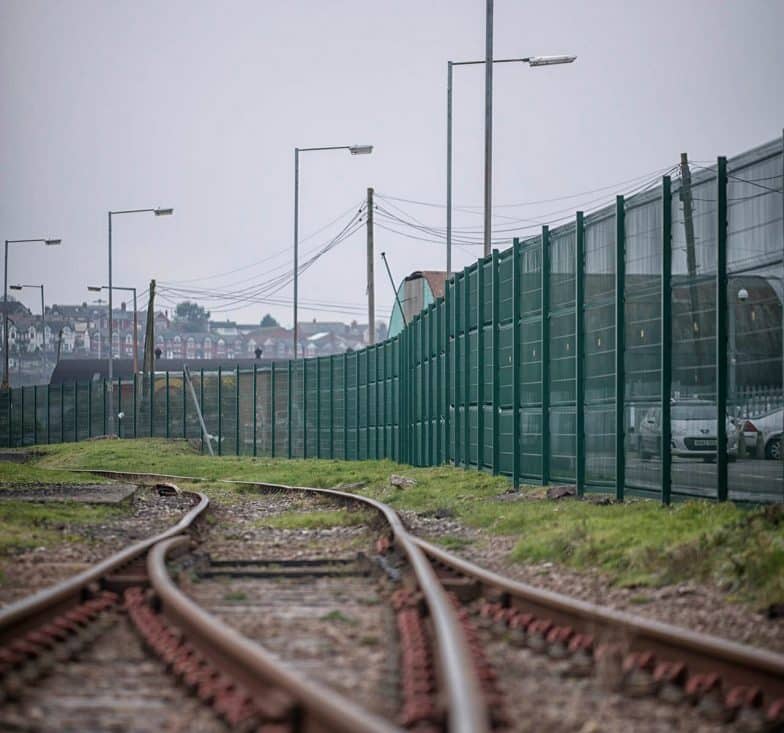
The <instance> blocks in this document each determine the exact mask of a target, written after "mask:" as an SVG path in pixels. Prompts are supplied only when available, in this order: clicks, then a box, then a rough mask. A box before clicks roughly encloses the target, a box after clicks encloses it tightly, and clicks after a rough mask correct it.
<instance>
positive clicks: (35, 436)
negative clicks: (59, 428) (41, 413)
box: [33, 384, 38, 445]
mask: <svg viewBox="0 0 784 733" xmlns="http://www.w3.org/2000/svg"><path fill="white" fill-rule="evenodd" d="M33 444H34V445H38V385H37V384H36V385H33Z"/></svg>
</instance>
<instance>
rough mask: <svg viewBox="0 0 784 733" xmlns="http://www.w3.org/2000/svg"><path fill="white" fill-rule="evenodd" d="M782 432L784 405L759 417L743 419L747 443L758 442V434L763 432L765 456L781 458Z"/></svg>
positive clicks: (773, 458) (783, 428)
mask: <svg viewBox="0 0 784 733" xmlns="http://www.w3.org/2000/svg"><path fill="white" fill-rule="evenodd" d="M782 432H784V407H780V408H779V409H778V410H773V411H772V412H768V413H765V414H764V415H760V416H759V417H747V418H746V419H745V420H744V421H743V436H744V438H745V439H746V442H747V444H749V445H751V444H753V443H756V440H757V435H758V434H759V433H761V434H762V443H763V445H764V446H765V458H770V459H772V460H775V461H778V460H780V459H781V435H782Z"/></svg>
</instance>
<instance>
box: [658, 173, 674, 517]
mask: <svg viewBox="0 0 784 733" xmlns="http://www.w3.org/2000/svg"><path fill="white" fill-rule="evenodd" d="M661 205H662V259H661V272H662V278H661V398H660V401H661V445H660V446H659V447H660V449H661V471H662V473H661V482H662V487H661V500H662V503H663V504H669V503H670V501H671V495H672V444H671V443H670V441H671V440H672V424H671V422H670V420H671V410H670V399H671V396H672V183H671V180H670V177H669V176H663V177H662V200H661Z"/></svg>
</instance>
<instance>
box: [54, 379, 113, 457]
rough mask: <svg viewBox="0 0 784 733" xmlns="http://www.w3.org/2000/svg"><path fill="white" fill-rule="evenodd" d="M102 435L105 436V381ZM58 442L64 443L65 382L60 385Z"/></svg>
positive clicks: (104, 381) (104, 385)
mask: <svg viewBox="0 0 784 733" xmlns="http://www.w3.org/2000/svg"><path fill="white" fill-rule="evenodd" d="M103 433H104V435H106V380H105V379H104V380H103ZM60 442H61V443H65V382H61V383H60Z"/></svg>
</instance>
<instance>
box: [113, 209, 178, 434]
mask: <svg viewBox="0 0 784 733" xmlns="http://www.w3.org/2000/svg"><path fill="white" fill-rule="evenodd" d="M150 213H152V214H155V216H171V214H173V213H174V209H162V208H161V207H158V208H155V209H124V210H122V211H110V212H109V284H108V285H107V290H108V291H109V370H108V371H109V398H110V400H112V399H113V398H112V377H113V376H114V375H113V373H112V359H113V358H114V354H113V353H112V352H113V344H112V315H113V314H112V217H113V216H116V215H118V214H150ZM110 404H111V405H112V407H111V409H110V410H109V421H108V428H107V429H108V431H109V435H111V434H112V431H113V430H114V403H113V402H110Z"/></svg>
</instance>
